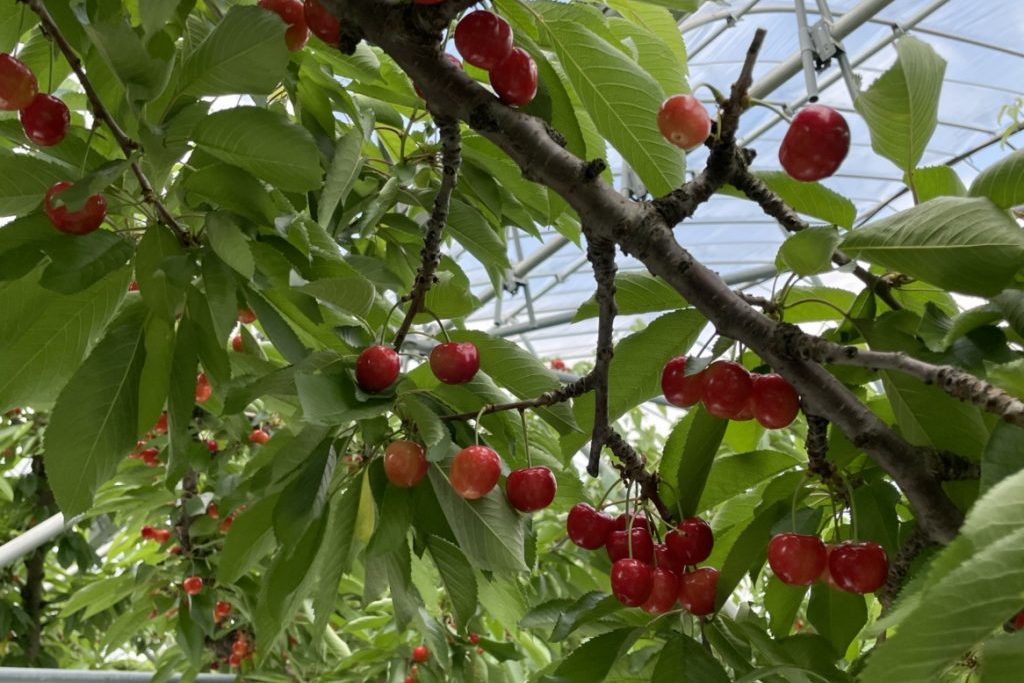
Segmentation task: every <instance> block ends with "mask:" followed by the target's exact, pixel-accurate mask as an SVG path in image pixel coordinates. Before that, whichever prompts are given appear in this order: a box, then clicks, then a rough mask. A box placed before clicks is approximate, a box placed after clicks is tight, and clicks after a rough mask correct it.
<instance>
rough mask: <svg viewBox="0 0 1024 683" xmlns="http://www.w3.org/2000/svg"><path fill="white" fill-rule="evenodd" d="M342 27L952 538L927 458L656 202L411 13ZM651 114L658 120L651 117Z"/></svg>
mask: <svg viewBox="0 0 1024 683" xmlns="http://www.w3.org/2000/svg"><path fill="white" fill-rule="evenodd" d="M324 3H325V5H327V6H329V7H330V8H331V9H332V11H335V12H336V13H337V14H338V15H339V16H340V17H341V18H342V19H343V20H345V21H348V22H351V23H352V24H354V25H357V26H359V27H360V29H361V30H362V32H363V33H364V34H365V35H366V37H367V38H368V39H370V40H372V41H373V42H374V43H376V44H377V45H378V46H380V47H381V48H382V49H383V50H384V51H385V52H387V53H388V54H389V55H390V56H391V57H392V58H393V59H394V60H395V61H396V63H397V64H398V65H399V66H400V67H401V68H402V69H403V70H404V71H405V72H406V73H407V74H409V75H410V77H411V78H412V79H413V80H414V81H415V82H416V83H417V84H418V85H419V86H420V88H421V89H422V90H423V91H424V93H425V94H426V95H427V98H428V101H430V102H431V106H432V107H434V108H435V109H437V110H438V111H439V112H440V113H443V114H444V115H447V116H451V117H453V118H458V119H461V120H463V121H466V122H468V123H469V125H470V126H472V127H473V128H474V129H475V130H476V131H477V132H478V133H480V134H481V135H483V136H484V137H486V138H487V139H488V140H490V141H491V142H493V143H494V144H495V145H497V146H498V147H499V148H500V149H502V150H503V151H504V152H505V153H506V154H507V155H508V156H509V158H511V159H512V160H513V161H514V162H516V163H517V164H518V165H519V166H520V168H521V169H522V170H523V173H524V175H525V176H526V177H528V178H530V179H532V180H535V181H536V182H539V183H543V184H544V185H546V186H547V187H549V188H551V189H552V190H554V191H555V192H557V193H558V194H559V195H560V196H561V197H562V198H563V199H565V200H566V202H567V203H568V204H569V205H570V206H571V207H572V208H573V209H574V210H576V212H577V213H578V214H579V216H580V219H581V221H582V222H583V224H585V225H588V226H590V227H591V228H592V229H593V230H594V231H595V232H596V233H598V234H600V235H602V236H604V237H606V238H608V239H612V240H614V241H616V242H617V243H618V244H619V246H620V247H621V248H622V249H623V251H624V252H626V253H628V254H630V255H633V256H635V257H636V258H638V259H640V260H641V261H642V262H643V263H644V265H645V266H646V267H647V268H648V270H649V271H650V272H651V273H652V274H654V275H657V276H659V277H661V278H662V279H664V280H665V281H666V282H667V283H669V285H671V286H672V287H673V288H674V289H675V290H676V291H678V292H679V293H680V294H681V295H682V296H683V297H684V298H685V299H686V300H687V301H689V302H690V303H691V304H692V305H693V306H694V307H695V308H696V309H697V310H699V311H700V312H701V313H702V314H703V315H704V316H705V317H706V318H707V319H708V320H709V321H710V322H712V323H713V324H714V325H715V326H716V328H717V329H718V331H719V332H720V333H721V334H723V335H725V336H728V337H731V338H733V339H737V340H740V341H742V342H744V343H745V344H747V346H748V347H750V348H751V349H752V350H753V351H755V352H756V353H758V355H760V356H761V358H762V359H764V360H765V362H767V363H768V364H770V365H771V366H772V367H773V368H774V369H775V370H776V371H777V372H779V373H780V374H782V375H783V376H784V377H786V379H787V380H789V382H790V383H791V384H792V385H793V386H794V387H795V388H796V390H797V391H798V392H799V393H800V395H801V396H802V397H803V399H804V403H805V404H806V405H807V407H808V409H809V410H811V411H812V412H813V413H814V414H817V415H821V416H822V417H826V418H828V419H829V420H830V422H831V423H832V424H833V425H835V426H836V427H837V428H839V429H840V430H842V432H843V433H844V434H845V435H846V436H847V437H848V438H850V439H851V441H852V442H853V443H854V444H855V445H856V446H857V447H858V448H861V449H863V450H864V451H866V452H867V453H868V454H869V455H870V456H871V457H872V458H873V459H874V460H875V461H876V462H877V463H878V464H879V465H880V466H881V467H882V468H883V469H884V470H885V471H886V472H887V473H888V474H889V475H890V476H891V477H892V478H893V480H894V481H895V482H896V483H897V485H899V486H900V488H901V489H902V491H903V492H904V494H905V495H906V496H907V498H908V500H909V501H910V503H911V505H912V506H913V508H914V510H915V514H916V516H917V518H918V520H919V521H920V523H921V524H922V526H923V527H924V528H925V530H926V531H927V533H928V534H929V536H930V537H931V538H933V539H935V540H936V541H939V542H943V543H945V542H948V541H950V540H951V539H952V538H953V537H954V536H955V535H956V533H957V530H958V529H959V527H960V524H961V522H962V519H963V517H962V514H961V513H960V511H959V510H958V509H957V508H956V506H955V505H954V504H953V502H952V501H951V500H950V499H949V497H948V496H947V495H946V493H945V491H944V490H943V489H942V486H941V485H940V482H939V481H938V480H937V479H936V478H935V477H934V476H932V475H931V473H930V472H929V470H928V468H927V464H926V462H925V459H924V458H922V457H921V453H920V452H919V451H918V450H917V449H915V448H914V447H913V446H911V445H910V444H908V443H907V442H906V441H904V440H903V439H902V438H900V437H899V436H898V435H897V434H896V433H895V432H894V431H893V430H892V429H891V428H889V427H888V426H887V425H886V424H885V423H884V422H882V421H881V420H880V419H879V418H878V416H877V415H875V414H874V413H873V412H871V410H870V409H868V408H867V407H866V406H865V405H864V404H863V403H861V402H860V401H859V400H858V399H857V397H856V396H854V395H853V394H852V393H851V392H850V390H849V389H847V388H846V387H845V386H844V385H843V384H842V383H841V382H840V381H839V380H838V379H836V378H835V377H834V376H833V375H831V374H830V373H828V372H827V371H825V370H824V369H823V368H822V367H820V366H818V365H817V364H813V363H808V362H807V361H806V360H804V359H801V358H795V357H793V356H792V355H790V354H788V353H786V352H785V351H784V350H783V349H780V348H778V347H777V346H776V345H775V344H774V343H773V340H774V339H775V338H776V336H777V334H776V333H777V330H778V328H779V324H778V323H777V322H776V321H773V320H771V319H769V318H767V317H765V316H763V315H761V314H760V313H759V312H757V311H756V310H754V309H752V308H751V307H750V306H749V305H748V304H747V303H746V302H745V301H743V300H742V299H741V298H740V297H738V296H737V295H736V294H735V293H734V292H732V291H731V290H730V289H729V288H728V286H727V285H726V284H725V283H724V282H723V281H722V280H721V278H719V277H718V276H717V275H716V274H715V273H713V272H712V271H710V270H709V269H708V268H706V267H705V266H704V265H703V264H701V263H699V262H698V261H696V260H695V259H694V258H693V256H692V255H691V254H689V253H688V252H687V251H686V250H684V249H683V248H682V247H681V246H680V245H679V244H678V242H676V240H675V238H674V237H673V235H672V227H674V223H670V222H668V221H666V219H665V218H664V217H663V216H662V214H661V213H659V211H658V210H657V208H656V207H655V206H653V205H651V204H640V203H636V202H632V201H630V200H629V199H628V198H627V197H624V196H623V195H621V194H620V193H619V192H617V191H616V190H615V189H614V188H612V187H611V186H610V185H608V184H607V183H606V182H605V181H604V180H603V179H601V178H600V177H593V176H592V175H590V174H588V173H587V172H586V169H587V164H586V162H584V161H583V160H581V159H579V158H578V157H576V156H575V155H573V154H572V153H570V152H569V151H568V150H566V149H565V148H563V147H561V146H560V145H559V144H558V143H557V142H556V141H555V140H554V138H553V137H552V136H551V135H550V134H549V132H548V127H547V126H546V124H545V123H544V122H543V121H541V120H540V119H537V118H534V117H532V116H529V115H527V114H524V113H523V112H520V111H517V110H515V109H511V108H509V107H506V106H504V105H502V104H501V103H500V102H498V100H497V99H496V98H495V97H494V95H493V94H491V93H490V92H488V91H487V90H485V89H484V88H483V87H481V86H480V85H479V84H477V83H475V82H474V81H473V80H472V79H471V78H470V77H469V76H468V75H466V74H464V73H452V72H451V70H450V69H449V68H448V67H447V65H446V64H444V63H443V58H442V57H441V54H440V53H439V51H438V49H437V44H438V41H439V39H440V34H437V35H433V36H424V35H423V34H422V33H420V32H417V31H413V30H411V29H410V28H409V27H408V26H407V25H406V24H404V23H403V18H402V17H403V13H404V11H401V10H395V9H394V7H395V6H389V5H381V4H380V3H378V2H374V1H372V0H324ZM651 115H652V116H653V115H654V113H653V112H652V114H651Z"/></svg>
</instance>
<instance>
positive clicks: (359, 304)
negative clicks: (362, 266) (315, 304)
mask: <svg viewBox="0 0 1024 683" xmlns="http://www.w3.org/2000/svg"><path fill="white" fill-rule="evenodd" d="M296 289H298V290H299V291H300V292H305V293H306V294H309V295H310V296H313V297H316V298H317V299H319V300H320V301H321V302H323V303H325V304H328V305H329V306H333V307H336V308H339V309H341V310H342V311H344V312H346V313H351V314H352V315H355V316H357V317H359V318H360V319H364V320H365V319H366V317H367V316H369V315H370V312H371V311H372V310H373V303H374V299H375V298H376V291H375V289H374V287H373V284H372V283H371V282H370V281H369V280H367V279H366V278H364V277H362V276H361V275H353V276H352V277H329V278H321V279H318V280H314V281H312V282H310V283H308V284H305V285H302V286H301V287H297V288H296Z"/></svg>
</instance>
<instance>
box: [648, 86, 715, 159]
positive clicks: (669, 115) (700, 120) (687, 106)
mask: <svg viewBox="0 0 1024 683" xmlns="http://www.w3.org/2000/svg"><path fill="white" fill-rule="evenodd" d="M658 129H659V130H661V134H662V135H663V136H665V139H666V140H668V141H669V142H671V143H672V144H673V145H675V146H676V147H680V148H682V149H685V150H691V149H693V148H694V147H698V146H699V145H701V144H703V143H704V141H705V140H707V139H708V135H710V134H711V117H710V116H708V110H707V109H705V108H704V105H703V104H701V103H700V100H698V99H697V98H696V97H694V96H693V95H673V96H672V97H670V98H668V99H667V100H665V101H664V102H662V103H661V109H659V110H658Z"/></svg>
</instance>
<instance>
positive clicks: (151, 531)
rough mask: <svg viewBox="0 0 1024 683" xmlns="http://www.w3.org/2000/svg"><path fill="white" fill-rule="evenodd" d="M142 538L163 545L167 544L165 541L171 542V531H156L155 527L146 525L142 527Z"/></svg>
mask: <svg viewBox="0 0 1024 683" xmlns="http://www.w3.org/2000/svg"><path fill="white" fill-rule="evenodd" d="M142 538H143V540H146V541H155V542H157V543H159V544H161V545H163V544H164V543H167V541H169V540H171V530H170V529H157V528H156V527H152V526H149V525H146V526H144V527H142Z"/></svg>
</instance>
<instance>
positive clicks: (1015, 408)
mask: <svg viewBox="0 0 1024 683" xmlns="http://www.w3.org/2000/svg"><path fill="white" fill-rule="evenodd" d="M782 330H783V331H784V332H788V334H785V335H784V336H785V337H786V341H785V342H784V343H785V345H786V346H787V350H788V351H789V352H790V353H792V354H793V355H795V356H797V357H800V358H804V359H809V360H813V361H815V362H817V363H831V364H833V365H853V366H856V367H861V368H869V369H871V370H875V371H878V370H888V371H893V372H900V373H903V374H905V375H910V376H911V377H914V378H915V379H918V380H920V381H921V382H923V383H924V384H932V385H935V386H936V387H938V388H939V389H942V390H943V391H944V392H946V393H947V394H949V395H950V396H952V397H954V398H957V399H960V400H961V401H969V402H971V403H973V404H974V405H976V406H978V407H980V408H982V409H983V410H985V411H987V412H990V413H993V414H995V415H999V416H1000V417H1002V418H1003V419H1004V420H1006V421H1007V422H1010V423H1012V424H1015V425H1018V426H1021V427H1024V401H1021V400H1020V399H1018V398H1016V397H1014V396H1011V395H1010V394H1008V393H1007V392H1005V391H1003V390H1002V389H1000V388H999V387H997V386H995V385H994V384H992V383H991V382H987V381H985V380H983V379H980V378H978V377H975V376H974V375H972V374H970V373H969V372H965V371H963V370H961V369H960V368H957V367H954V366H952V365H933V364H931V363H926V362H924V361H922V360H918V359H917V358H912V357H911V356H908V355H907V354H905V353H902V352H890V351H871V350H868V349H859V348H857V347H856V346H840V345H838V344H833V343H832V342H829V341H825V340H824V339H821V338H819V337H814V336H811V335H808V334H805V333H803V332H801V331H800V330H799V328H795V327H793V326H784V327H783V328H782Z"/></svg>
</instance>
